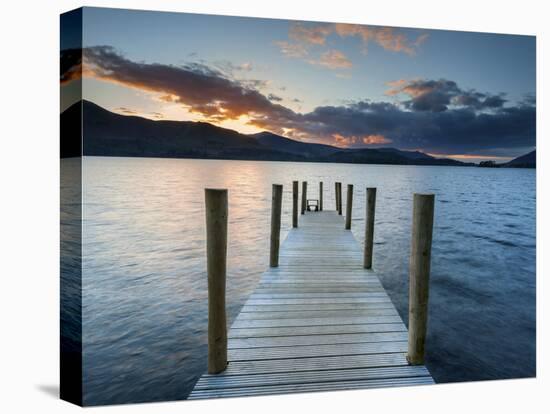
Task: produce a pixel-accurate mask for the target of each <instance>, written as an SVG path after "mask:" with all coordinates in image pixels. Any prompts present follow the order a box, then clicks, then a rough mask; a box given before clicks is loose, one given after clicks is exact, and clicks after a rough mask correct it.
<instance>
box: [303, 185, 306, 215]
mask: <svg viewBox="0 0 550 414" xmlns="http://www.w3.org/2000/svg"><path fill="white" fill-rule="evenodd" d="M306 208H307V181H302V214H304V213H305V212H306Z"/></svg>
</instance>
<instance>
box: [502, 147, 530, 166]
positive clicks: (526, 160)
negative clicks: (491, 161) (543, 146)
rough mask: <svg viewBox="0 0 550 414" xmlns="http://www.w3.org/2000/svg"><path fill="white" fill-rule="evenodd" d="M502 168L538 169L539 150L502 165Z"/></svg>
mask: <svg viewBox="0 0 550 414" xmlns="http://www.w3.org/2000/svg"><path fill="white" fill-rule="evenodd" d="M502 167H509V168H537V150H533V151H531V152H530V153H528V154H525V155H522V156H521V157H517V158H514V159H513V160H512V161H509V162H507V163H505V164H502Z"/></svg>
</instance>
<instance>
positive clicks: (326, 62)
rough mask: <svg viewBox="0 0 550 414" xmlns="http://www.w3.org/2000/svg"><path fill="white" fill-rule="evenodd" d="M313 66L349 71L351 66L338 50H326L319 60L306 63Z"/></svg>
mask: <svg viewBox="0 0 550 414" xmlns="http://www.w3.org/2000/svg"><path fill="white" fill-rule="evenodd" d="M308 62H309V63H311V64H314V65H321V66H324V67H326V68H329V69H349V68H351V67H352V66H353V64H352V63H351V61H350V60H349V59H348V58H347V56H346V55H344V54H343V53H342V52H340V51H339V50H334V49H332V50H328V51H326V52H325V53H323V54H322V55H321V57H320V58H319V60H309V61H308Z"/></svg>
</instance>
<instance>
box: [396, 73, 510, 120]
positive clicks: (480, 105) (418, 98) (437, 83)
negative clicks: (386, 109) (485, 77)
mask: <svg viewBox="0 0 550 414" xmlns="http://www.w3.org/2000/svg"><path fill="white" fill-rule="evenodd" d="M388 85H389V86H390V89H389V90H388V91H387V92H386V95H388V96H396V95H400V94H404V95H407V96H408V97H409V98H410V99H409V100H406V101H404V102H403V105H404V106H405V107H406V108H408V109H411V110H414V111H431V112H442V111H446V110H447V109H449V108H450V107H467V108H472V109H476V110H482V109H496V108H502V106H503V105H504V103H505V102H506V99H504V97H503V94H499V95H491V94H486V93H482V92H478V91H475V90H464V89H461V88H459V87H458V85H457V84H456V82H454V81H451V80H447V79H439V80H425V79H414V80H405V79H399V80H396V81H393V82H389V83H388Z"/></svg>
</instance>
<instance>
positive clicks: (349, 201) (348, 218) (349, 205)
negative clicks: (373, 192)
mask: <svg viewBox="0 0 550 414" xmlns="http://www.w3.org/2000/svg"><path fill="white" fill-rule="evenodd" d="M352 204H353V184H348V197H347V199H346V230H351V208H352Z"/></svg>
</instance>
